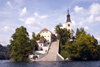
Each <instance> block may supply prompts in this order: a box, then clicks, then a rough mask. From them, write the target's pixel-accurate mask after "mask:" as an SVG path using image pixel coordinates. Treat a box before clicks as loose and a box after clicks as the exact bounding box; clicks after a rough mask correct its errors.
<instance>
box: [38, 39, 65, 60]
mask: <svg viewBox="0 0 100 67" xmlns="http://www.w3.org/2000/svg"><path fill="white" fill-rule="evenodd" d="M58 51H59V41H58V40H57V41H55V42H52V44H51V46H50V49H49V52H48V54H47V55H46V56H44V57H43V58H41V59H39V60H37V61H63V59H61V58H60V57H59V56H58Z"/></svg>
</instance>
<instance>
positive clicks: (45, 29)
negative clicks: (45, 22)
mask: <svg viewBox="0 0 100 67" xmlns="http://www.w3.org/2000/svg"><path fill="white" fill-rule="evenodd" d="M42 31H49V30H48V29H47V28H44V29H43V30H42ZM49 32H50V33H51V34H52V35H54V34H53V33H52V32H51V31H49Z"/></svg>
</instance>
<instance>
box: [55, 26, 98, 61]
mask: <svg viewBox="0 0 100 67" xmlns="http://www.w3.org/2000/svg"><path fill="white" fill-rule="evenodd" d="M61 26H62V25H61V24H59V25H57V26H56V28H55V32H56V33H57V39H58V40H60V51H59V52H60V54H61V55H62V56H63V57H64V58H69V60H99V59H100V50H99V49H100V46H99V45H98V41H97V39H96V38H95V37H94V36H93V35H90V34H89V33H88V34H86V31H85V30H84V28H80V29H78V28H77V30H76V34H75V36H73V37H72V39H73V42H70V41H69V40H70V32H69V31H67V30H66V29H65V28H63V29H62V28H61ZM75 38H76V41H74V40H75Z"/></svg>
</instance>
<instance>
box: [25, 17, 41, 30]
mask: <svg viewBox="0 0 100 67" xmlns="http://www.w3.org/2000/svg"><path fill="white" fill-rule="evenodd" d="M25 24H26V25H27V26H28V28H30V29H35V30H38V29H41V28H43V25H42V24H41V23H40V22H39V21H37V20H36V19H35V18H34V17H29V18H27V19H26V21H25Z"/></svg>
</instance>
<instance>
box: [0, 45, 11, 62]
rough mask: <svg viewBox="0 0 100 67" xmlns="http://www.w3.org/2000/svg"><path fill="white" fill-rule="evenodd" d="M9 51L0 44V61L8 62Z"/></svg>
mask: <svg viewBox="0 0 100 67" xmlns="http://www.w3.org/2000/svg"><path fill="white" fill-rule="evenodd" d="M10 54H11V51H7V47H4V46H2V45H1V44H0V60H8V59H9V58H10Z"/></svg>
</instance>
